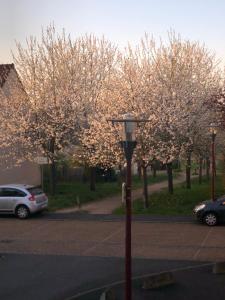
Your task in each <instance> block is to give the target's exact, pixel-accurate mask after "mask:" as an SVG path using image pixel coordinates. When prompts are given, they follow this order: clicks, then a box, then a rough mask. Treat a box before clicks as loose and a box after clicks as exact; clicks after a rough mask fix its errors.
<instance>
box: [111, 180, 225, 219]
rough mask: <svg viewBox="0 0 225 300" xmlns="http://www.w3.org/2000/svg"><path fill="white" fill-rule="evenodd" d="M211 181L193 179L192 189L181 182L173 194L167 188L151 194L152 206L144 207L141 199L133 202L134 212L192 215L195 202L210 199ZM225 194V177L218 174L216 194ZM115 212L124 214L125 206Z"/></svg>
mask: <svg viewBox="0 0 225 300" xmlns="http://www.w3.org/2000/svg"><path fill="white" fill-rule="evenodd" d="M210 194H211V181H210V180H206V179H204V180H203V183H202V184H201V185H199V183H198V179H194V180H192V187H191V189H186V188H185V184H184V183H182V184H179V185H177V186H176V187H175V189H174V194H173V195H171V194H169V193H168V192H167V190H166V189H164V190H161V192H157V193H154V194H152V195H150V197H149V200H150V207H149V208H148V209H144V208H143V202H142V200H141V199H139V200H136V201H134V202H133V214H150V215H191V214H192V209H193V207H194V206H195V204H197V203H199V202H201V201H204V200H207V199H210V198H211V196H210ZM223 194H225V178H224V176H217V178H216V195H217V196H220V195H223ZM114 213H115V214H124V208H123V207H119V208H117V209H116V210H115V211H114Z"/></svg>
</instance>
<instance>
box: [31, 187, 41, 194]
mask: <svg viewBox="0 0 225 300" xmlns="http://www.w3.org/2000/svg"><path fill="white" fill-rule="evenodd" d="M27 190H28V192H29V193H31V195H41V194H43V191H42V190H41V189H40V188H39V187H33V188H29V189H27Z"/></svg>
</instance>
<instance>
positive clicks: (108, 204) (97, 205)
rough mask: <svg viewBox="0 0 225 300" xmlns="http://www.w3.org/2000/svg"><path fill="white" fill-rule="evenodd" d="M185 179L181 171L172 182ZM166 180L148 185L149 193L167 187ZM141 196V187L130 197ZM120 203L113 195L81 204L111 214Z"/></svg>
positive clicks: (83, 207)
mask: <svg viewBox="0 0 225 300" xmlns="http://www.w3.org/2000/svg"><path fill="white" fill-rule="evenodd" d="M184 181H185V174H184V173H182V174H180V176H179V177H178V178H176V179H174V184H178V183H181V182H184ZM167 184H168V183H167V181H162V182H159V183H154V184H152V185H149V188H148V190H149V194H150V195H151V194H152V193H154V192H157V191H159V190H161V189H163V188H166V187H167ZM141 197H142V188H139V189H136V190H134V191H133V192H132V199H133V200H136V199H138V198H141ZM120 205H121V195H115V196H111V197H107V198H105V199H104V200H100V201H95V202H91V203H87V204H85V205H83V206H82V210H84V211H87V212H88V213H89V214H111V213H112V211H113V210H114V209H116V208H117V207H119V206H120ZM78 210H79V208H78V207H74V208H67V209H61V210H58V211H57V212H58V213H71V212H76V211H78Z"/></svg>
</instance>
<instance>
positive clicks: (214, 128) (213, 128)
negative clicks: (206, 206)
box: [209, 123, 218, 201]
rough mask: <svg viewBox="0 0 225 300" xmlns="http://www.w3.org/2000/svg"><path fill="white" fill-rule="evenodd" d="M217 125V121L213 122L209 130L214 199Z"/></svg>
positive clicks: (213, 194)
mask: <svg viewBox="0 0 225 300" xmlns="http://www.w3.org/2000/svg"><path fill="white" fill-rule="evenodd" d="M217 127H218V126H217V125H216V124H215V123H211V124H210V125H209V131H210V134H211V138H212V139H211V155H212V158H211V160H212V178H211V194H212V201H216V197H215V172H216V165H215V139H216V134H217Z"/></svg>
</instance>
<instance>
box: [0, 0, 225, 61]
mask: <svg viewBox="0 0 225 300" xmlns="http://www.w3.org/2000/svg"><path fill="white" fill-rule="evenodd" d="M51 22H54V24H55V26H56V28H57V30H58V31H61V29H62V28H65V29H66V32H67V33H70V34H71V36H73V37H76V36H80V35H83V34H85V33H94V34H95V35H97V36H102V35H103V34H104V35H105V37H106V38H108V39H110V40H111V41H112V42H115V43H116V44H118V45H119V46H120V47H121V48H122V47H124V46H125V45H126V43H127V41H130V42H131V43H132V44H135V43H137V42H138V41H139V39H140V38H141V37H142V36H143V35H144V33H145V32H147V33H149V34H150V35H153V36H154V37H155V38H156V39H158V38H160V37H162V38H163V39H166V36H167V32H168V31H169V30H170V29H173V30H175V32H177V33H180V34H181V36H182V37H183V38H184V39H190V40H193V41H196V40H198V41H200V42H202V43H205V45H206V46H207V47H208V48H209V49H210V50H211V51H212V52H215V53H216V55H217V58H218V59H221V60H223V61H224V62H225V0H195V1H194V0H158V1H156V0H155V1H154V0H0V45H1V47H0V63H11V62H12V57H11V53H10V51H11V50H15V42H14V41H15V40H17V41H20V42H22V43H24V42H25V39H26V37H28V36H30V35H34V36H37V37H40V34H41V28H42V26H43V27H46V26H47V25H48V24H50V23H51Z"/></svg>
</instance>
